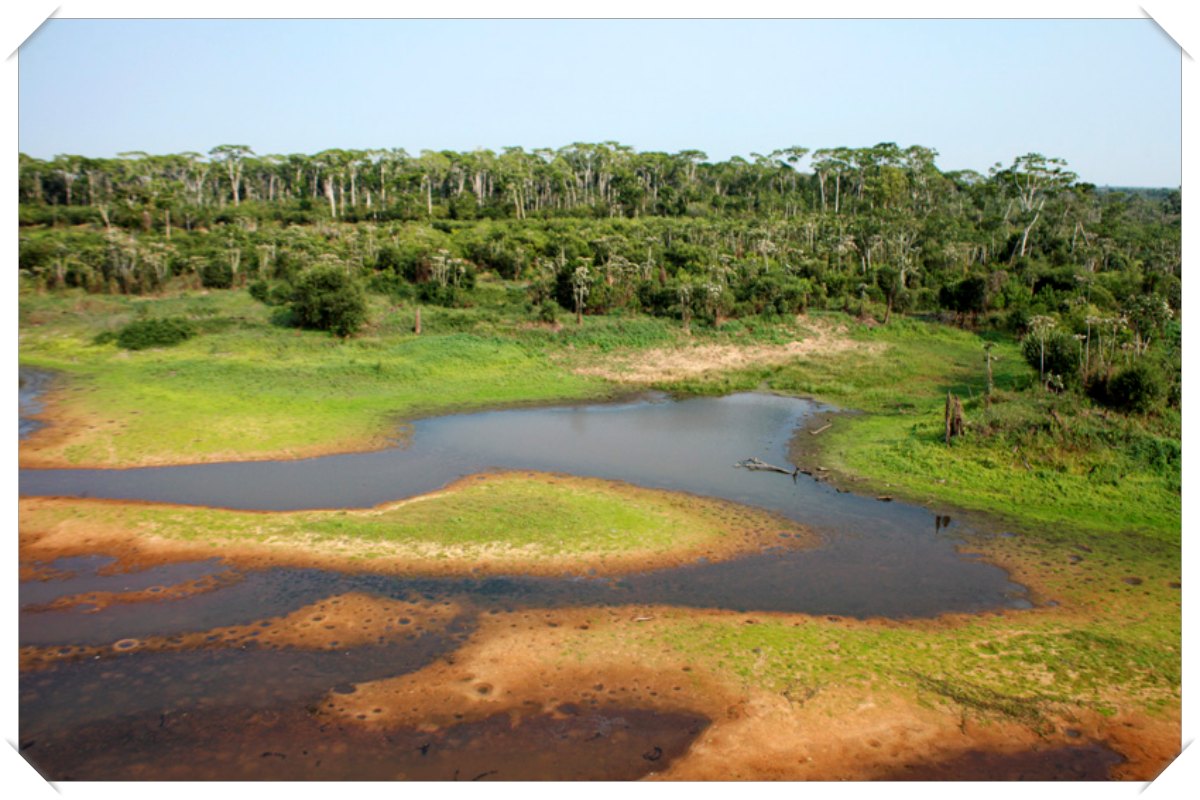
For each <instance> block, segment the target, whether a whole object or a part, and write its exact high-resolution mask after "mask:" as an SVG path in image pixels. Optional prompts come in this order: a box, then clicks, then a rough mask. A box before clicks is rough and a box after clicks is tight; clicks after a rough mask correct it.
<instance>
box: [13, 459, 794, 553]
mask: <svg viewBox="0 0 1200 800" xmlns="http://www.w3.org/2000/svg"><path fill="white" fill-rule="evenodd" d="M21 524H22V527H23V528H25V529H26V530H32V531H49V530H57V529H59V528H60V526H63V525H67V526H68V527H69V526H71V525H74V524H86V525H87V526H89V527H90V528H102V529H106V530H112V531H120V532H125V533H128V534H129V535H132V536H134V537H138V538H143V537H153V538H158V539H167V540H173V541H178V542H185V543H193V544H203V545H216V546H219V547H227V546H244V545H250V546H261V547H266V548H269V549H271V550H274V551H275V552H282V553H288V554H290V555H292V556H295V557H299V558H303V557H305V556H326V555H333V556H345V557H351V558H364V559H367V560H371V559H375V558H380V557H390V558H397V559H401V560H404V561H406V562H408V563H410V564H412V563H419V564H424V565H426V566H428V565H430V564H434V565H436V566H437V567H438V568H440V569H442V570H445V569H450V570H451V571H460V572H465V571H470V570H472V569H477V568H478V569H483V570H487V569H489V568H503V569H522V568H525V569H535V568H537V567H538V566H541V565H546V564H549V565H553V566H555V567H570V568H574V569H578V570H579V571H583V570H585V569H587V568H589V567H593V566H595V567H602V566H603V565H606V564H607V561H606V560H607V559H610V558H612V559H615V562H614V563H616V564H618V565H625V566H628V565H631V564H633V563H634V562H635V561H636V562H639V563H641V562H658V561H661V560H662V558H663V557H669V558H670V559H673V560H674V559H685V558H688V557H689V556H690V557H695V556H696V555H698V554H712V553H714V552H715V553H721V552H725V553H729V552H735V551H737V550H738V549H744V548H745V547H746V546H747V543H753V542H755V541H759V540H761V541H765V540H767V539H769V538H773V537H774V536H775V534H777V533H778V532H779V531H780V530H787V531H796V532H799V531H800V529H799V527H798V526H796V525H795V524H794V523H791V522H789V521H786V520H781V519H779V518H777V517H775V516H774V515H771V514H768V513H767V512H763V511H759V510H757V509H753V508H750V507H745V506H736V505H734V504H731V503H726V502H723V501H718V500H709V499H706V498H699V497H693V496H689V495H681V494H677V493H672V492H666V491H658V490H650V489H641V488H638V487H634V486H629V485H626V484H620V483H615V482H611V481H603V480H597V479H587V478H576V477H571V476H548V475H540V474H526V473H501V474H496V475H487V476H477V477H475V478H469V479H464V480H463V481H461V482H459V483H457V484H455V485H453V486H452V487H450V488H449V489H447V490H445V491H442V492H437V493H434V494H431V495H424V496H421V497H417V498H414V499H412V500H408V501H402V502H398V503H393V504H389V505H384V506H380V507H377V508H374V509H368V510H346V511H341V510H331V511H302V512H265V513H254V512H239V511H230V510H224V509H211V508H196V507H186V506H161V505H146V504H122V503H108V502H94V501H93V502H89V501H82V500H81V501H49V502H46V503H32V504H27V505H26V507H25V508H24V509H23V510H22V521H21Z"/></svg>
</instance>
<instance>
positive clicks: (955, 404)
mask: <svg viewBox="0 0 1200 800" xmlns="http://www.w3.org/2000/svg"><path fill="white" fill-rule="evenodd" d="M963 428H964V424H963V409H962V401H961V400H959V399H958V398H957V397H955V396H954V395H953V394H951V393H950V392H946V445H947V446H949V444H950V439H951V438H952V437H954V436H962V435H963Z"/></svg>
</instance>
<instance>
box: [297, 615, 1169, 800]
mask: <svg viewBox="0 0 1200 800" xmlns="http://www.w3.org/2000/svg"><path fill="white" fill-rule="evenodd" d="M685 614H686V615H689V616H698V615H699V616H703V615H709V616H714V617H722V616H730V614H729V613H727V612H704V611H691V612H685V611H681V610H679V609H671V608H612V609H575V610H569V611H541V610H538V611H527V612H511V613H507V614H501V615H493V616H490V617H489V618H487V619H486V621H484V622H483V623H482V626H481V629H480V630H479V631H478V632H477V633H476V634H475V635H474V636H473V637H472V639H471V640H470V641H469V642H468V643H467V644H466V645H465V646H464V647H462V648H461V649H460V650H459V651H457V652H456V653H454V654H453V656H452V657H450V658H447V659H444V660H442V661H439V662H437V663H435V664H432V665H430V666H428V667H426V668H425V669H423V670H420V671H419V672H416V673H412V674H408V675H403V676H399V677H396V678H389V679H385V680H380V681H373V682H369V683H365V684H360V685H358V686H357V687H356V691H355V692H353V693H351V694H333V693H331V694H329V695H328V696H327V697H326V699H325V700H324V701H323V702H322V703H321V704H320V706H319V709H320V713H321V714H322V715H325V716H327V717H329V718H330V719H331V721H336V722H337V724H340V725H349V724H354V723H355V722H357V723H358V724H360V725H363V726H368V727H375V728H377V729H380V730H384V729H387V728H391V727H396V726H400V727H410V726H411V727H417V728H422V729H426V730H430V731H432V730H437V729H440V728H443V727H445V726H448V725H454V724H458V723H461V722H464V721H467V722H470V721H475V720H480V719H484V718H488V717H491V716H493V715H496V714H499V713H507V714H508V715H510V717H511V718H512V720H513V724H517V723H518V722H519V721H520V720H521V719H523V718H525V717H529V716H536V715H541V714H555V713H563V711H562V709H563V708H564V707H565V708H567V709H575V708H580V707H582V708H584V709H587V708H603V707H605V706H606V705H611V706H615V707H638V708H647V709H653V710H658V711H664V712H673V713H680V712H682V713H692V714H701V715H703V716H705V717H707V718H708V719H710V720H712V724H711V725H710V726H709V727H708V728H707V729H706V730H705V731H704V732H703V733H702V734H701V735H700V736H699V738H698V739H697V740H696V741H695V742H694V743H693V744H692V746H691V748H690V749H689V751H688V752H687V753H686V754H685V755H684V756H683V757H682V758H680V759H678V760H677V761H675V762H673V763H672V764H671V766H670V768H669V769H668V770H666V771H665V772H663V773H662V774H660V775H656V776H655V777H658V778H663V779H674V780H867V779H881V778H886V779H895V778H896V777H902V776H904V775H905V774H914V775H916V776H920V775H921V774H923V773H922V772H921V770H924V771H925V773H924V774H928V775H931V776H936V775H937V774H938V773H937V769H938V766H939V765H943V764H950V765H956V764H957V765H959V766H958V769H959V772H958V773H957V774H956V775H955V776H954V777H956V778H957V779H960V780H961V779H970V778H971V777H972V775H971V774H968V773H967V772H964V771H963V770H964V769H965V770H970V769H972V768H975V769H977V771H978V774H977V776H976V777H980V778H987V777H989V773H988V769H989V768H992V769H998V768H1003V765H1004V764H1006V763H1008V762H1009V761H1014V762H1021V761H1022V760H1023V759H1024V760H1029V759H1030V758H1031V756H1030V754H1031V753H1037V752H1039V751H1052V750H1054V749H1055V748H1059V749H1065V748H1080V747H1088V746H1093V747H1095V751H1096V752H1095V754H1092V755H1089V754H1088V753H1086V752H1085V753H1083V754H1082V755H1079V756H1077V757H1076V760H1077V761H1078V760H1080V759H1083V762H1084V766H1087V763H1088V759H1091V760H1092V761H1095V759H1096V758H1099V759H1100V762H1099V763H1098V764H1092V765H1091V767H1092V769H1093V773H1097V774H1099V775H1101V776H1102V775H1103V774H1104V773H1105V772H1107V771H1108V767H1109V766H1111V764H1112V763H1113V762H1114V761H1116V759H1115V758H1113V757H1112V755H1111V753H1107V752H1106V751H1104V750H1103V749H1102V748H1100V747H1098V746H1094V744H1093V743H1097V742H1101V743H1104V744H1106V745H1107V746H1108V747H1110V748H1113V749H1115V750H1117V751H1118V752H1119V753H1120V755H1121V756H1123V757H1124V759H1125V761H1124V762H1123V763H1120V764H1118V765H1116V766H1115V767H1113V768H1112V770H1111V772H1108V775H1109V777H1112V778H1117V779H1128V780H1149V779H1152V778H1153V777H1154V776H1155V775H1157V774H1158V773H1159V772H1160V771H1161V770H1162V769H1163V768H1164V767H1165V765H1166V764H1167V763H1169V761H1170V760H1171V759H1172V758H1173V757H1174V755H1175V754H1176V753H1177V752H1178V750H1179V724H1180V721H1179V717H1178V715H1170V714H1168V715H1164V716H1162V717H1155V718H1151V717H1147V716H1143V715H1130V714H1126V715H1118V716H1116V717H1105V716H1102V715H1100V714H1095V713H1090V712H1084V713H1072V714H1071V715H1070V716H1069V717H1068V718H1064V719H1062V720H1052V721H1049V724H1046V725H1042V726H1039V729H1038V730H1034V729H1032V728H1030V727H1028V726H1026V725H1024V724H1021V723H1019V722H1016V721H1013V720H1010V719H1006V718H1002V717H983V716H979V715H973V716H972V715H968V714H966V713H965V712H964V711H963V710H962V709H961V707H959V706H957V705H953V704H939V703H936V702H935V703H930V702H929V701H928V700H927V699H924V700H923V699H921V698H917V697H915V696H913V695H912V693H910V692H907V691H904V690H901V689H897V688H892V687H888V686H886V685H880V684H878V683H876V684H872V685H871V686H870V687H869V688H867V689H861V688H850V687H843V688H832V689H831V688H826V689H823V690H822V691H820V692H818V693H816V694H813V695H809V696H798V697H789V696H788V695H786V694H781V693H778V692H774V691H770V690H768V689H764V688H761V687H758V686H754V685H751V684H750V683H749V682H740V681H739V682H735V680H734V679H731V678H730V676H728V675H727V674H718V673H716V672H711V671H709V670H707V669H705V668H704V667H702V666H700V665H697V664H691V663H687V662H684V661H681V660H680V659H679V658H678V656H677V655H674V654H673V653H672V652H671V651H670V650H669V648H665V647H664V648H663V649H662V650H661V651H659V652H651V651H647V650H646V648H645V647H637V648H634V649H633V650H630V649H629V648H627V647H625V646H623V645H622V641H623V637H622V633H623V631H627V630H628V629H629V628H630V627H631V626H638V627H639V631H638V632H639V634H646V629H645V628H644V627H642V626H651V627H652V626H654V625H656V624H660V623H666V622H668V621H669V620H670V618H672V617H677V616H679V615H685ZM735 616H736V615H735ZM759 616H781V617H782V616H786V615H759ZM788 618H791V617H788ZM796 619H803V618H802V617H796ZM858 624H866V625H871V624H892V623H886V622H879V623H873V622H864V623H858ZM650 635H651V637H653V631H650ZM639 638H641V639H642V640H643V641H645V636H644V635H643V636H640V637H639ZM588 639H591V640H593V642H601V644H599V645H596V644H594V643H592V644H588V643H587V642H586V640H588ZM981 752H982V753H985V754H990V761H989V760H987V759H985V760H984V761H983V762H982V763H981V764H974V765H973V762H972V761H971V758H970V757H971V756H972V755H973V754H976V753H981ZM1034 758H1035V757H1034ZM1054 758H1055V761H1054V762H1052V763H1050V764H1048V765H1043V768H1048V769H1050V770H1051V772H1050V773H1049V775H1048V776H1054V777H1061V778H1068V779H1069V778H1077V777H1079V776H1080V774H1085V775H1086V774H1092V773H1088V772H1087V771H1086V770H1084V769H1083V768H1081V767H1080V766H1078V765H1077V764H1070V763H1067V762H1069V759H1067V758H1065V757H1057V756H1055V757H1054ZM1104 759H1107V760H1104ZM1035 760H1036V758H1035ZM997 761H998V763H999V767H997V766H996V762H997ZM1060 761H1061V762H1064V763H1066V764H1067V766H1066V767H1064V769H1069V770H1077V771H1076V772H1071V771H1066V772H1064V774H1058V773H1057V772H1053V769H1054V763H1057V762H1060ZM989 765H990V766H989ZM1034 774H1037V775H1042V774H1043V773H1036V772H1035V773H1034ZM943 777H945V776H943ZM991 777H995V776H994V775H993V776H991Z"/></svg>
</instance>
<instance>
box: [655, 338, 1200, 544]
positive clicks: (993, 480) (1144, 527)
mask: <svg viewBox="0 0 1200 800" xmlns="http://www.w3.org/2000/svg"><path fill="white" fill-rule="evenodd" d="M835 319H837V320H838V321H840V322H842V323H843V324H846V325H847V327H848V334H849V335H850V336H852V337H854V338H855V339H858V340H860V341H862V342H864V343H871V344H874V345H876V347H875V348H873V349H859V350H846V351H841V352H834V353H829V354H818V355H814V356H812V357H809V358H804V359H798V360H795V361H793V362H792V363H789V364H787V365H784V366H781V367H760V368H752V369H748V370H743V371H740V372H734V373H725V374H718V375H706V376H703V377H701V378H699V379H695V380H690V381H682V382H677V383H672V384H664V385H663V387H662V388H665V389H669V390H673V391H678V392H684V393H714V394H716V393H724V392H728V391H746V390H751V389H755V388H760V387H765V388H769V389H770V390H772V391H777V392H781V393H783V394H795V395H800V396H806V397H815V398H817V399H818V400H821V401H824V402H828V403H830V404H833V405H836V406H838V407H840V408H844V409H850V410H856V411H864V412H867V413H864V414H855V415H852V416H845V417H843V418H841V419H839V420H838V421H837V422H836V423H835V424H834V426H833V427H832V428H831V429H830V430H829V431H828V432H825V433H823V434H821V436H820V437H818V438H815V439H811V438H810V437H803V436H802V437H800V438H799V440H798V442H797V444H798V445H799V446H800V447H799V449H798V451H797V453H796V454H795V455H796V457H797V458H798V459H800V460H804V461H808V462H810V463H813V462H815V463H816V464H819V465H821V466H824V467H827V468H829V469H831V470H834V471H835V472H837V473H840V474H842V475H843V476H853V477H854V478H856V479H857V482H856V483H855V484H854V488H856V489H857V490H859V491H864V492H865V491H872V492H875V493H885V494H895V495H902V496H904V497H907V498H909V499H911V500H914V501H916V502H920V503H926V504H934V505H937V504H951V505H953V506H956V507H958V508H960V509H967V510H970V511H979V512H985V513H988V514H990V515H994V516H999V517H1003V518H1005V519H1007V520H1008V521H1009V522H1010V523H1012V524H1014V525H1018V526H1023V527H1025V528H1026V529H1036V530H1038V531H1039V532H1040V534H1041V535H1044V536H1046V537H1048V538H1053V537H1055V536H1058V535H1059V534H1062V535H1067V536H1069V537H1073V538H1078V537H1079V536H1081V535H1086V536H1095V535H1102V536H1108V535H1111V534H1126V535H1127V534H1130V533H1132V534H1135V535H1137V536H1138V537H1143V538H1149V539H1151V540H1155V541H1158V542H1161V543H1163V544H1166V545H1171V546H1177V545H1178V543H1179V541H1180V530H1181V527H1180V526H1181V519H1182V517H1181V514H1182V510H1181V509H1182V506H1181V496H1180V475H1181V473H1180V464H1181V461H1180V451H1179V437H1180V434H1179V431H1180V427H1179V425H1180V423H1179V414H1178V412H1176V411H1172V410H1164V411H1163V412H1161V414H1159V415H1158V416H1149V417H1138V416H1131V417H1126V416H1123V415H1119V414H1111V415H1102V413H1101V412H1100V411H1099V410H1097V409H1094V408H1091V407H1090V404H1089V403H1088V402H1087V401H1083V400H1080V399H1079V398H1077V397H1074V396H1070V395H1061V396H1058V395H1052V394H1048V393H1045V392H1042V391H1041V390H1039V389H1038V388H1036V387H1033V386H1032V384H1033V383H1034V381H1035V379H1036V376H1035V375H1034V374H1033V373H1032V372H1031V370H1030V369H1029V367H1028V366H1027V365H1026V364H1025V362H1024V361H1023V360H1022V358H1021V356H1020V353H1019V351H1018V348H1017V346H1016V345H1015V344H1013V343H1012V342H1009V341H1005V340H1004V339H1002V338H1000V337H998V336H994V335H988V336H986V337H985V336H981V335H977V334H975V333H971V332H968V331H963V330H959V329H956V328H951V327H948V326H944V325H939V324H933V323H926V322H921V321H918V320H913V319H897V320H895V321H894V322H892V323H891V324H890V325H887V326H866V325H862V324H858V323H854V322H850V321H848V320H847V319H846V318H845V317H840V316H839V317H836V318H835ZM987 341H991V342H992V344H993V350H992V353H993V356H994V357H995V360H994V362H993V379H994V384H995V387H996V391H995V393H994V395H993V402H992V403H991V405H990V407H985V402H984V394H985V391H986V378H985V366H984V350H983V345H984V343H985V342H987ZM947 392H953V393H954V394H955V395H957V396H959V397H960V398H961V399H962V400H963V403H964V410H965V415H966V419H967V425H968V428H967V432H966V435H965V436H964V437H962V438H959V439H955V440H954V441H953V442H952V444H951V446H950V447H947V446H946V444H945V440H944V424H943V413H944V409H945V402H946V393H947ZM1054 415H1057V416H1058V419H1060V420H1062V421H1063V425H1061V426H1060V425H1059V423H1058V422H1057V421H1055V416H1054Z"/></svg>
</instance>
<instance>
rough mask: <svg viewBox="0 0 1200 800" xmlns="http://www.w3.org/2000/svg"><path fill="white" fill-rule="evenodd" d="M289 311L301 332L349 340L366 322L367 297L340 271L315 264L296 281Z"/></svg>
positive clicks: (356, 284) (327, 265)
mask: <svg viewBox="0 0 1200 800" xmlns="http://www.w3.org/2000/svg"><path fill="white" fill-rule="evenodd" d="M291 310H292V314H293V315H295V318H296V321H297V322H299V323H300V325H302V326H303V327H305V328H316V329H317V330H322V331H329V332H331V333H333V334H335V335H337V336H349V335H350V334H352V333H354V332H355V331H357V330H358V329H359V328H361V327H362V325H363V323H365V322H366V321H367V296H366V294H365V293H364V292H363V290H362V287H361V286H360V285H359V284H358V282H357V281H355V280H354V279H353V278H351V277H350V276H349V275H348V274H346V272H345V270H343V269H342V268H341V267H339V266H337V265H334V264H318V265H317V266H315V267H312V268H311V269H309V270H308V271H306V272H304V273H301V275H300V277H299V278H297V279H296V285H295V287H294V288H293V290H292V303H291Z"/></svg>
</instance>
